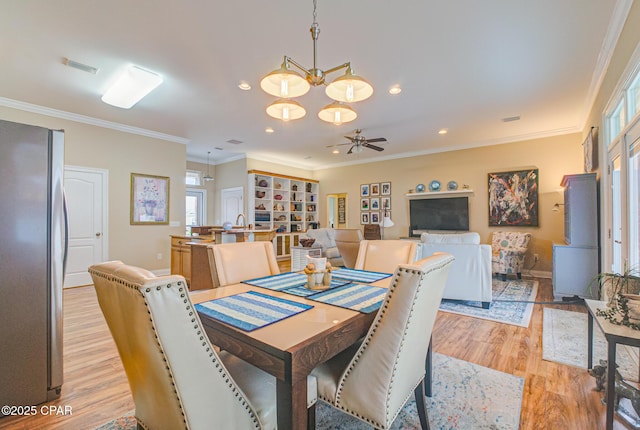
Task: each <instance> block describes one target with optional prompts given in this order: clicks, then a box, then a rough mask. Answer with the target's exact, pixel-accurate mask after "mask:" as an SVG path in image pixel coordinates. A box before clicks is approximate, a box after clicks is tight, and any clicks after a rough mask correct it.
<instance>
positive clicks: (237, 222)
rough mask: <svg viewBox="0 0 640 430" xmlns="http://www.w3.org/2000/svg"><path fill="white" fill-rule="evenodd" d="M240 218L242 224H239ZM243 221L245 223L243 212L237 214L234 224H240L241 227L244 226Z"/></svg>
mask: <svg viewBox="0 0 640 430" xmlns="http://www.w3.org/2000/svg"><path fill="white" fill-rule="evenodd" d="M240 218H242V224H240ZM244 223H245V218H244V214H238V217H237V218H236V225H241V226H242V227H244Z"/></svg>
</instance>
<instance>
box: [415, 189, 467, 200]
mask: <svg viewBox="0 0 640 430" xmlns="http://www.w3.org/2000/svg"><path fill="white" fill-rule="evenodd" d="M472 195H473V190H471V189H465V190H455V191H425V192H422V193H407V194H405V196H406V197H408V198H410V199H429V198H444V197H465V196H472Z"/></svg>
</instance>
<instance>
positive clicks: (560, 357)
mask: <svg viewBox="0 0 640 430" xmlns="http://www.w3.org/2000/svg"><path fill="white" fill-rule="evenodd" d="M587 336H588V334H587V314H586V313H581V312H572V311H565V310H562V309H556V308H550V307H546V308H544V310H543V314H542V358H543V359H544V360H548V361H555V362H556V363H562V364H568V365H569V366H575V367H581V368H583V369H586V368H587V345H588V344H587ZM606 359H607V341H606V339H605V338H604V335H603V334H602V332H601V331H600V330H599V329H598V326H597V324H594V327H593V364H594V365H596V364H598V363H599V362H600V360H606ZM616 361H617V364H618V370H619V371H620V374H621V375H622V377H623V378H625V379H627V380H631V381H636V382H637V381H639V380H640V379H639V378H638V367H639V364H638V348H634V347H630V346H627V345H618V348H617V350H616Z"/></svg>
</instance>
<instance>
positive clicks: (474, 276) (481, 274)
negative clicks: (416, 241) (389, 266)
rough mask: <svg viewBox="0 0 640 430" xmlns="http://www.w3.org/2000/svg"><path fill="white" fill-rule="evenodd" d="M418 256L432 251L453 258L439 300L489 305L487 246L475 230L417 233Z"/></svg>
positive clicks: (426, 254)
mask: <svg viewBox="0 0 640 430" xmlns="http://www.w3.org/2000/svg"><path fill="white" fill-rule="evenodd" d="M420 242H421V248H422V249H421V251H420V252H421V253H422V258H425V257H428V256H430V255H432V254H433V253H434V252H447V253H449V254H452V255H453V256H454V257H455V261H454V262H453V265H452V266H451V270H450V271H449V277H448V279H447V284H446V286H445V287H444V295H443V296H442V298H443V299H453V300H471V301H478V302H482V307H483V308H485V309H488V308H489V306H490V305H491V300H492V292H491V245H483V244H481V243H480V235H479V234H478V233H472V232H471V233H451V234H434V233H422V235H421V236H420Z"/></svg>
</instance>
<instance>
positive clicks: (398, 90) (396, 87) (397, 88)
mask: <svg viewBox="0 0 640 430" xmlns="http://www.w3.org/2000/svg"><path fill="white" fill-rule="evenodd" d="M401 92H402V88H400V85H394V86H392V87H391V88H389V94H391V95H394V96H395V95H396V94H400V93H401Z"/></svg>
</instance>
